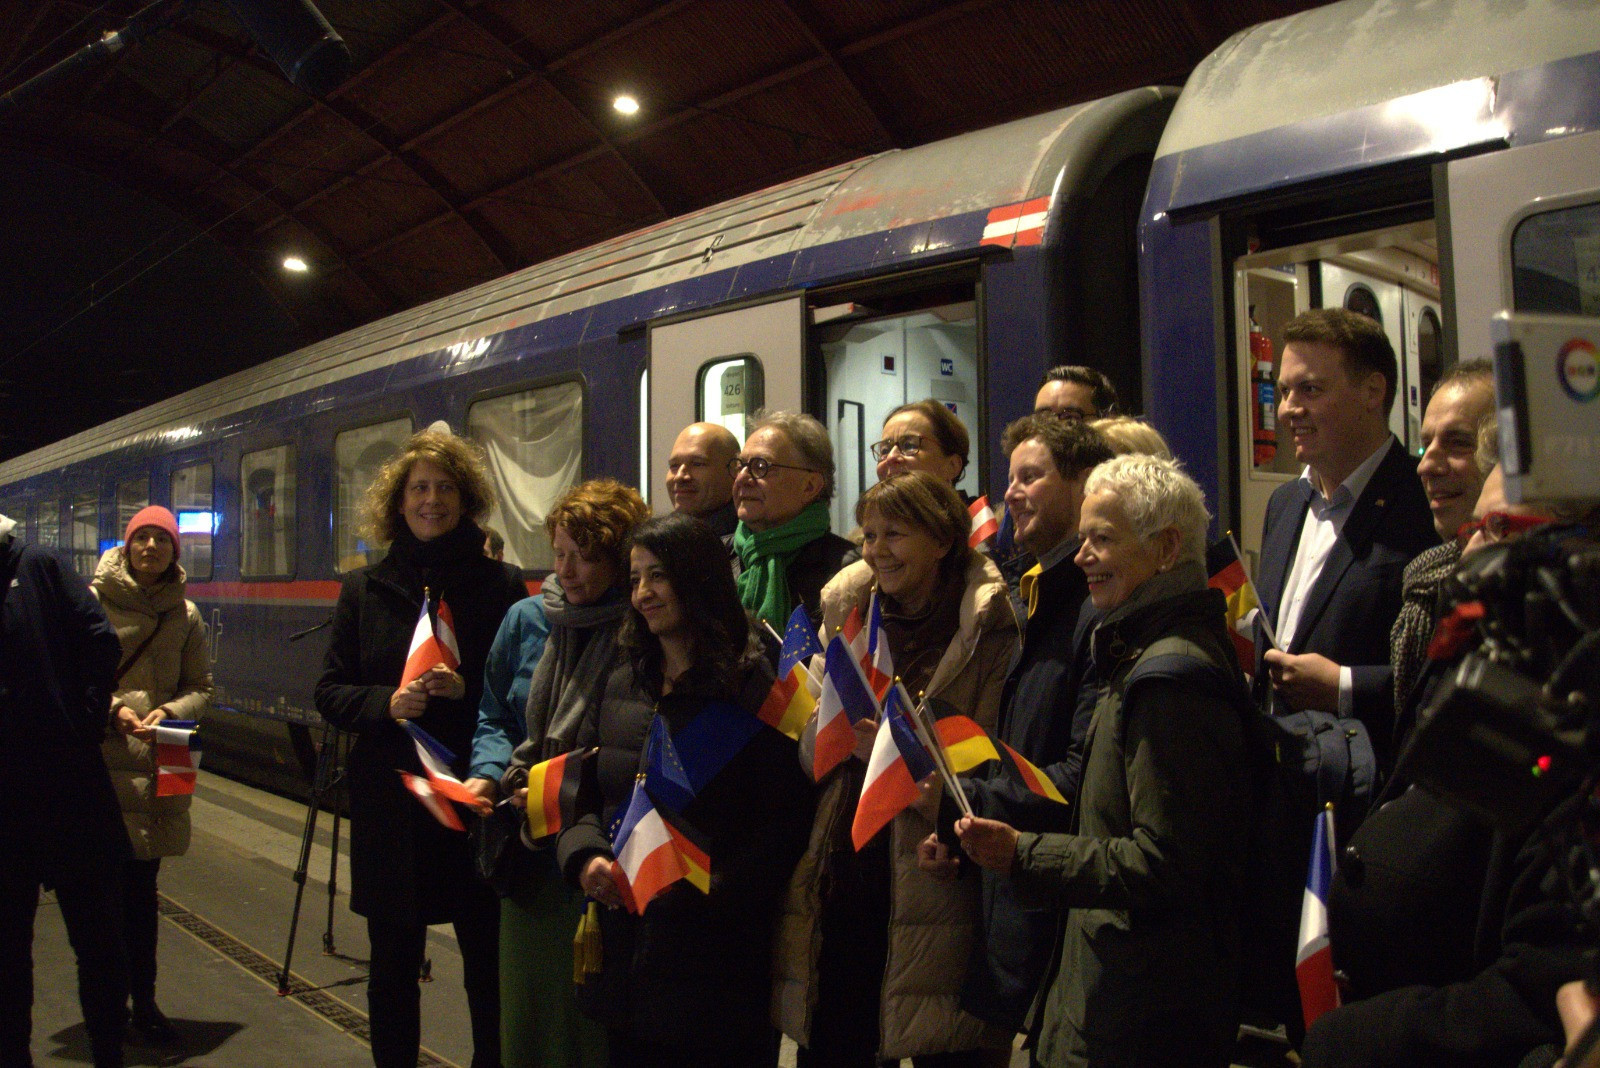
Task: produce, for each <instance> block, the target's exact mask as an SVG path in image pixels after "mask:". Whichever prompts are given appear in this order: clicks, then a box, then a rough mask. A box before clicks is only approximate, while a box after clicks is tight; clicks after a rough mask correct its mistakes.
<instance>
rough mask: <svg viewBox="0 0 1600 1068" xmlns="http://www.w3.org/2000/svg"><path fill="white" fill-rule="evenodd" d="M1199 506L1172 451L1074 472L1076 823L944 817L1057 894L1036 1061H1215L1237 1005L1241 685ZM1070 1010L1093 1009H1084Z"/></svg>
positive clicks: (1222, 1056) (991, 854) (999, 868)
mask: <svg viewBox="0 0 1600 1068" xmlns="http://www.w3.org/2000/svg"><path fill="white" fill-rule="evenodd" d="M1205 527H1206V510H1205V503H1204V498H1203V497H1202V495H1201V492H1200V488H1199V487H1198V486H1196V485H1195V483H1194V480H1193V479H1191V478H1189V476H1188V475H1186V474H1184V473H1183V470H1182V469H1181V468H1180V467H1179V465H1178V464H1177V463H1176V462H1174V461H1172V460H1162V459H1159V458H1156V457H1153V456H1119V457H1117V458H1116V459H1113V460H1109V461H1107V462H1106V463H1104V464H1102V465H1101V466H1099V467H1097V468H1095V470H1094V472H1093V473H1092V474H1091V475H1090V476H1089V479H1088V481H1087V483H1086V484H1085V486H1084V502H1083V514H1082V521H1081V523H1080V531H1081V532H1082V535H1083V544H1082V546H1081V547H1080V548H1079V550H1078V555H1077V563H1078V566H1079V567H1081V568H1083V570H1084V573H1085V574H1086V575H1087V576H1088V578H1089V596H1090V597H1091V598H1093V600H1094V604H1095V607H1096V608H1098V609H1100V610H1101V611H1102V612H1104V613H1105V615H1104V617H1103V618H1102V620H1101V621H1100V623H1099V625H1098V626H1097V627H1096V628H1095V631H1094V634H1093V637H1092V647H1093V666H1092V668H1091V669H1090V671H1089V673H1088V677H1087V679H1086V680H1085V685H1089V686H1093V687H1095V688H1096V689H1097V690H1098V691H1099V693H1100V698H1099V703H1098V705H1097V707H1096V708H1095V712H1094V721H1093V722H1094V725H1093V727H1092V728H1091V729H1090V734H1089V739H1088V749H1087V751H1086V753H1085V755H1084V766H1083V781H1082V784H1081V786H1080V788H1079V792H1078V800H1077V807H1078V812H1077V829H1076V833H1073V834H1059V833H1047V834H1031V833H1026V832H1023V833H1019V832H1018V831H1016V830H1014V829H1013V828H1012V827H1010V826H1009V825H1007V824H1004V823H1000V822H998V821H995V820H984V819H970V818H968V819H963V820H961V821H960V822H959V823H958V824H957V831H958V832H959V833H960V835H961V843H962V847H963V849H965V850H966V852H967V853H968V855H969V856H971V857H972V858H973V859H974V860H975V861H976V862H977V863H979V864H981V865H983V866H984V867H986V868H989V869H990V870H993V871H995V872H998V873H1000V874H1002V875H1004V876H1008V877H1009V878H1010V879H1011V882H1012V885H1013V888H1014V890H1015V891H1016V893H1017V896H1018V897H1019V898H1022V899H1024V900H1027V901H1031V902H1033V903H1034V904H1036V905H1039V906H1049V907H1054V908H1056V909H1060V910H1063V911H1064V912H1065V916H1064V919H1063V923H1062V935H1061V937H1062V943H1061V947H1060V951H1059V953H1058V954H1057V961H1058V965H1057V970H1056V972H1055V974H1054V975H1051V976H1047V977H1046V980H1045V996H1044V1000H1043V1002H1042V1005H1043V1012H1042V1014H1041V1016H1040V1030H1039V1034H1038V1042H1037V1046H1036V1050H1035V1052H1036V1056H1037V1058H1038V1063H1039V1064H1041V1065H1046V1066H1050V1068H1056V1066H1062V1065H1075V1066H1076V1065H1089V1064H1123V1065H1130V1066H1142V1065H1150V1066H1155V1065H1166V1064H1186V1065H1205V1064H1214V1065H1218V1066H1220V1065H1225V1064H1227V1063H1228V1055H1229V1053H1230V1051H1231V1049H1232V1045H1233V1039H1234V1035H1235V1032H1236V1030H1237V1025H1238V1019H1237V1017H1238V1012H1237V993H1238V983H1239V965H1238V961H1239V934H1240V919H1241V917H1240V915H1239V911H1238V902H1239V901H1240V899H1241V897H1242V895H1243V892H1244V860H1245V849H1246V845H1247V831H1246V814H1247V812H1248V811H1249V791H1248V785H1247V784H1248V782H1249V775H1248V772H1247V766H1246V761H1245V748H1244V716H1245V715H1246V714H1247V712H1248V707H1249V705H1248V699H1247V697H1246V695H1245V691H1244V683H1243V680H1242V677H1241V676H1240V673H1239V666H1238V662H1237V661H1236V659H1235V656H1234V652H1233V648H1232V642H1231V641H1230V639H1229V637H1228V632H1227V625H1226V623H1225V620H1224V603H1223V597H1222V594H1221V592H1220V591H1217V590H1212V589H1208V588H1207V587H1206V573H1205V566H1204V562H1203V561H1204V553H1205ZM1085 1021H1093V1023H1094V1026H1093V1027H1092V1028H1090V1027H1085V1026H1084V1023H1085Z"/></svg>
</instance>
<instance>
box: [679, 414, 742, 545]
mask: <svg viewBox="0 0 1600 1068" xmlns="http://www.w3.org/2000/svg"><path fill="white" fill-rule="evenodd" d="M738 455H739V441H738V439H737V438H735V437H734V436H733V434H732V432H730V431H729V430H728V428H727V427H725V426H720V425H718V424H716V423H690V424H689V425H688V426H686V427H684V428H683V430H682V431H681V432H679V434H678V437H677V438H676V440H674V441H673V443H672V453H671V455H669V456H668V457H667V492H668V494H670V495H671V497H672V509H673V511H675V512H683V513H684V514H685V515H692V516H694V517H695V518H696V519H698V520H700V521H701V522H702V523H705V524H706V525H707V526H708V527H710V528H711V529H712V530H714V531H716V532H717V536H718V537H719V538H725V537H728V536H729V535H730V534H732V533H733V529H734V527H736V526H738V525H739V516H738V513H737V512H736V511H735V510H734V504H733V475H732V474H731V473H730V472H729V469H728V462H729V461H730V460H732V459H733V458H734V457H735V456H738Z"/></svg>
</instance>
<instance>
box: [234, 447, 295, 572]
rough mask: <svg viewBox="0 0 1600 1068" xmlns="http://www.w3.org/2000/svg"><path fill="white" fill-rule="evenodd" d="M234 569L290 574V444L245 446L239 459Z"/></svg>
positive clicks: (292, 497) (292, 487)
mask: <svg viewBox="0 0 1600 1068" xmlns="http://www.w3.org/2000/svg"><path fill="white" fill-rule="evenodd" d="M239 493H240V497H241V498H242V501H241V513H242V514H241V515H240V517H239V574H240V576H241V577H242V578H290V577H292V576H293V575H294V563H295V561H294V547H295V537H294V503H295V479H294V446H293V445H278V446H275V447H273V448H270V449H261V450H259V451H257V452H247V453H245V454H244V456H243V457H241V458H240V460H239Z"/></svg>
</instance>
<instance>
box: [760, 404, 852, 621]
mask: <svg viewBox="0 0 1600 1068" xmlns="http://www.w3.org/2000/svg"><path fill="white" fill-rule="evenodd" d="M728 469H729V471H730V473H732V475H733V503H734V507H735V508H736V509H737V511H738V515H739V525H738V527H737V528H735V530H734V533H733V537H732V548H733V552H734V555H735V557H736V559H735V561H734V565H735V569H736V571H737V580H738V583H739V600H740V601H742V602H743V604H744V606H745V608H746V609H748V610H749V611H750V612H752V613H754V614H755V616H756V617H757V618H758V619H760V620H761V621H762V622H763V623H765V624H766V625H767V626H769V627H771V628H772V630H773V631H774V632H776V633H778V634H782V633H783V632H784V629H785V627H787V625H788V623H789V616H790V614H791V613H793V612H794V608H795V605H797V604H803V605H805V606H806V611H807V612H808V613H809V614H810V616H811V618H812V620H813V621H814V622H816V621H820V620H821V619H822V607H821V601H822V587H823V586H824V585H825V584H826V583H827V581H828V580H829V579H831V578H832V577H833V576H834V575H835V574H837V573H838V572H839V570H840V569H841V568H843V567H844V566H845V565H846V564H850V563H853V562H855V561H856V560H859V559H860V558H861V554H860V552H859V551H857V549H856V547H855V546H854V545H852V544H851V543H850V542H849V541H847V540H845V539H844V538H841V537H839V536H838V535H837V534H834V533H833V532H832V531H830V530H829V529H828V522H829V517H828V501H829V499H830V498H832V496H833V444H832V443H831V442H830V441H829V440H828V431H827V429H826V428H825V427H823V425H822V424H821V423H819V422H817V420H815V419H813V418H812V417H811V416H809V415H806V414H804V413H801V412H782V411H777V412H765V411H763V412H757V413H756V415H755V421H754V422H753V423H752V429H751V431H750V436H749V437H748V438H746V439H745V443H744V448H743V449H741V450H740V451H739V455H738V456H735V457H734V458H733V459H732V460H731V461H729V463H728Z"/></svg>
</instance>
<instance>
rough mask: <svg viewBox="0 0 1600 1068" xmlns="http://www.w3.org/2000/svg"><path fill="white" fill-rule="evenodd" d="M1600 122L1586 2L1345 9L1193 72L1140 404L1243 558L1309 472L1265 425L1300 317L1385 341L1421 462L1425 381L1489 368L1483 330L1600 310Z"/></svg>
mask: <svg viewBox="0 0 1600 1068" xmlns="http://www.w3.org/2000/svg"><path fill="white" fill-rule="evenodd" d="M1597 128H1600V9H1597V8H1596V6H1595V5H1594V4H1592V3H1571V2H1568V0H1528V2H1526V3H1517V4H1503V3H1497V2H1495V0H1452V2H1449V3H1432V4H1416V3H1411V2H1409V0H1345V2H1344V3H1339V4H1333V5H1330V6H1328V7H1322V8H1317V9H1315V10H1312V11H1307V12H1305V13H1303V14H1299V15H1295V16H1292V17H1289V18H1285V19H1282V20H1279V21H1276V22H1270V23H1265V24H1263V25H1260V26H1256V27H1254V28H1252V29H1249V30H1245V31H1243V32H1241V33H1239V34H1236V35H1235V36H1234V37H1233V38H1232V39H1230V40H1229V41H1227V42H1226V43H1225V44H1223V45H1222V47H1220V48H1219V49H1217V51H1215V52H1214V53H1212V54H1211V56H1209V57H1208V58H1207V59H1205V60H1204V61H1203V62H1202V63H1201V64H1200V66H1199V67H1198V68H1196V70H1195V72H1194V74H1193V75H1192V76H1191V78H1190V79H1189V82H1188V84H1187V85H1186V86H1185V88H1184V90H1183V95H1182V97H1181V98H1180V100H1179V102H1178V105H1177V107H1176V108H1175V109H1174V112H1173V115H1172V119H1171V121H1170V123H1169V124H1168V125H1167V128H1166V132H1165V134H1164V135H1163V137H1162V140H1161V145H1160V147H1159V149H1158V150H1157V154H1156V161H1155V165H1154V168H1153V170H1152V173H1151V178H1150V189H1149V195H1148V197H1147V199H1146V201H1145V207H1144V212H1143V217H1142V219H1141V222H1140V241H1141V248H1142V251H1143V257H1144V258H1143V261H1142V263H1141V278H1140V288H1141V294H1142V297H1143V303H1144V308H1145V310H1146V317H1145V322H1144V339H1143V340H1144V355H1145V359H1146V361H1147V370H1146V380H1145V381H1146V393H1145V400H1146V405H1147V411H1148V412H1149V413H1150V414H1151V416H1152V417H1153V419H1154V421H1155V422H1156V423H1157V425H1159V426H1160V427H1161V429H1162V430H1163V431H1164V432H1165V433H1167V434H1168V435H1169V437H1170V438H1171V439H1172V440H1173V443H1174V445H1175V447H1176V449H1177V451H1178V452H1179V454H1180V455H1182V456H1183V458H1184V459H1185V460H1186V461H1187V462H1188V463H1189V465H1190V466H1191V468H1192V469H1193V470H1194V471H1195V472H1196V474H1197V475H1198V476H1199V477H1200V480H1201V482H1202V484H1203V485H1204V487H1205V488H1206V491H1207V493H1208V495H1209V496H1210V498H1211V500H1213V501H1214V502H1216V505H1217V514H1218V516H1219V526H1222V527H1231V528H1232V529H1234V530H1235V531H1238V532H1239V533H1240V535H1241V538H1242V540H1243V542H1244V545H1245V548H1246V550H1247V552H1248V553H1249V555H1252V556H1253V555H1254V552H1255V551H1256V550H1257V549H1258V543H1259V539H1260V533H1261V523H1262V517H1263V514H1264V512H1265V508H1266V502H1267V498H1268V497H1269V496H1270V495H1271V493H1272V491H1273V490H1274V489H1275V488H1276V487H1277V486H1278V485H1279V484H1281V483H1282V482H1284V481H1286V480H1288V479H1290V478H1294V477H1296V476H1297V475H1298V472H1299V468H1298V467H1297V466H1296V465H1295V463H1294V458H1293V445H1292V442H1291V441H1290V440H1289V439H1288V437H1287V435H1286V434H1284V433H1282V432H1281V429H1280V428H1277V427H1276V426H1275V425H1274V423H1275V420H1273V419H1272V418H1270V416H1269V415H1268V414H1267V413H1270V411H1271V406H1272V403H1273V400H1274V394H1273V383H1275V381H1276V375H1277V359H1278V357H1279V356H1281V353H1282V336H1281V330H1282V327H1283V325H1284V323H1286V322H1287V321H1288V320H1289V319H1290V318H1291V317H1292V316H1294V315H1295V314H1297V313H1298V312H1301V311H1304V310H1306V309H1308V308H1314V307H1326V306H1344V307H1348V308H1351V309H1354V310H1358V311H1362V312H1365V313H1367V314H1369V315H1372V316H1374V317H1375V318H1377V319H1379V321H1380V322H1382V323H1383V325H1384V328H1385V330H1386V331H1387V332H1388V333H1389V336H1390V340H1391V341H1392V342H1393V343H1394V348H1395V352H1396V354H1397V355H1398V356H1399V357H1400V362H1401V382H1400V390H1399V399H1397V401H1396V404H1395V410H1394V413H1393V416H1392V420H1391V426H1392V429H1393V430H1394V431H1395V433H1396V434H1397V435H1399V437H1400V439H1401V440H1402V441H1404V442H1405V443H1406V444H1407V445H1408V446H1409V447H1410V448H1411V449H1412V451H1413V452H1414V453H1418V454H1420V446H1419V443H1418V429H1419V425H1420V422H1421V416H1422V410H1423V407H1424V405H1425V403H1426V401H1427V398H1428V394H1429V392H1430V390H1431V387H1432V384H1433V383H1434V382H1436V381H1437V380H1438V378H1439V377H1440V375H1441V374H1442V373H1444V372H1445V371H1446V370H1448V368H1449V367H1451V366H1453V365H1454V364H1455V362H1456V361H1457V360H1458V359H1464V358H1472V357H1477V356H1488V355H1489V354H1490V352H1491V346H1490V342H1489V317H1490V315H1491V314H1492V313H1493V312H1495V311H1498V310H1500V309H1502V308H1511V307H1514V308H1516V309H1519V310H1529V311H1562V312H1568V313H1573V314H1576V313H1579V312H1580V311H1581V312H1582V313H1584V314H1590V315H1594V314H1600V133H1597V132H1594V131H1596V129H1597ZM1199 368H1203V369H1204V370H1203V371H1200V372H1198V373H1197V370H1196V369H1199Z"/></svg>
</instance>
